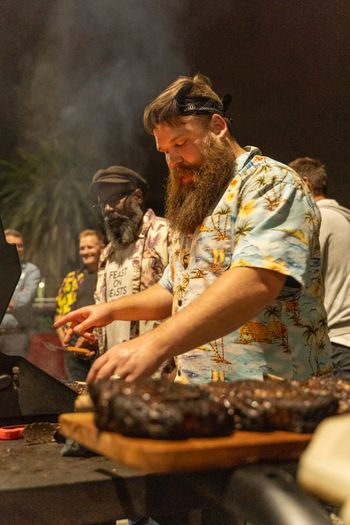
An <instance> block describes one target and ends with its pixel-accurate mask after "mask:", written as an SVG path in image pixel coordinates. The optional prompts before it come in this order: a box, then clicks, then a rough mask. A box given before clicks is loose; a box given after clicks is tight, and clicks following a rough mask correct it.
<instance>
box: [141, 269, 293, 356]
mask: <svg viewBox="0 0 350 525" xmlns="http://www.w3.org/2000/svg"><path fill="white" fill-rule="evenodd" d="M284 282H285V276H283V275H281V274H278V273H276V272H272V271H269V270H261V269H254V268H233V269H231V270H229V271H228V272H226V273H225V274H223V275H222V276H221V277H220V278H219V279H218V280H217V281H216V282H215V284H213V285H212V286H211V287H210V288H208V290H207V291H206V292H205V293H204V294H203V295H201V296H200V297H199V298H198V299H196V300H195V301H194V302H193V303H192V304H191V305H189V306H188V307H186V308H184V309H183V310H182V311H180V312H178V313H177V314H175V315H174V316H173V317H172V318H171V319H168V320H167V321H165V322H164V323H163V324H162V325H160V326H159V327H158V328H156V329H155V330H153V332H151V333H150V336H151V337H153V339H154V341H153V343H154V347H155V349H156V348H160V349H163V351H165V350H166V355H164V354H163V357H171V356H173V355H178V354H181V353H184V352H186V351H188V350H190V349H192V348H196V347H198V346H200V345H201V344H204V343H207V342H209V341H212V340H214V339H217V338H220V337H222V336H224V335H226V334H228V333H229V332H231V331H233V330H236V329H237V328H239V327H240V326H242V325H243V324H244V323H246V322H247V321H249V320H250V319H252V318H254V317H255V316H256V315H257V314H258V313H259V312H260V311H261V310H262V309H263V308H264V307H266V306H267V305H268V304H270V303H271V302H272V301H273V300H274V299H275V298H276V297H277V296H278V295H279V293H280V291H281V289H282V287H283V284H284ZM146 335H147V334H146Z"/></svg>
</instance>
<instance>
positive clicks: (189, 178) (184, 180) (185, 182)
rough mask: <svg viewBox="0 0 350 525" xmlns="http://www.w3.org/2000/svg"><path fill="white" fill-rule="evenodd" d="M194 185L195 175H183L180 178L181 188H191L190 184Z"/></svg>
mask: <svg viewBox="0 0 350 525" xmlns="http://www.w3.org/2000/svg"><path fill="white" fill-rule="evenodd" d="M192 183H193V175H183V176H182V177H181V178H180V184H181V186H189V184H192Z"/></svg>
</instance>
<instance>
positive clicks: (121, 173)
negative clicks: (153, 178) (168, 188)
mask: <svg viewBox="0 0 350 525" xmlns="http://www.w3.org/2000/svg"><path fill="white" fill-rule="evenodd" d="M99 184H128V185H130V186H134V187H135V188H140V189H141V190H142V191H143V192H144V193H146V192H147V191H148V189H149V186H148V183H147V181H146V179H144V178H143V177H142V176H141V175H140V174H139V173H136V171H134V170H131V169H129V168H125V166H109V167H108V168H104V169H101V170H98V171H96V173H95V175H94V176H93V178H92V182H91V184H90V188H89V193H90V194H95V193H96V190H97V188H98V185H99Z"/></svg>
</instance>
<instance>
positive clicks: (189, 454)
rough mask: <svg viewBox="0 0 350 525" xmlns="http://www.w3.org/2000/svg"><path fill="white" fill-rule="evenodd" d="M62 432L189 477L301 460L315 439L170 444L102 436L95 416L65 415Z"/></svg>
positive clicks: (134, 463)
mask: <svg viewBox="0 0 350 525" xmlns="http://www.w3.org/2000/svg"><path fill="white" fill-rule="evenodd" d="M59 421H60V432H61V433H62V434H63V435H64V436H66V437H70V438H72V439H74V440H75V441H77V442H78V443H80V444H81V445H84V446H85V447H87V448H89V449H91V450H93V451H94V452H97V453H99V454H102V455H104V456H108V457H110V458H113V459H116V460H118V461H120V462H122V463H124V464H126V465H127V466H129V467H134V468H138V469H141V470H145V471H147V472H185V471H194V470H210V469H218V468H228V467H235V466H237V465H243V464H247V463H257V462H259V461H264V460H270V461H271V460H273V461H278V460H289V459H297V458H299V456H300V454H301V452H302V451H303V450H304V449H305V447H306V446H307V444H308V443H309V441H310V439H311V434H296V433H293V432H236V433H234V434H232V435H231V436H228V437H220V438H195V439H186V440H181V441H164V440H161V441H160V440H155V439H141V438H131V437H126V436H123V435H121V434H117V433H115V432H101V431H99V430H98V429H97V428H96V426H95V423H94V414H93V413H90V412H85V413H83V412H81V413H79V412H77V413H72V414H62V415H61V416H60V418H59Z"/></svg>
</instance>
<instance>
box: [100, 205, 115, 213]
mask: <svg viewBox="0 0 350 525" xmlns="http://www.w3.org/2000/svg"><path fill="white" fill-rule="evenodd" d="M102 209H103V211H104V212H105V213H108V212H109V211H113V210H114V209H115V206H112V205H111V204H109V203H108V202H105V203H104V204H103V208H102Z"/></svg>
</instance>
